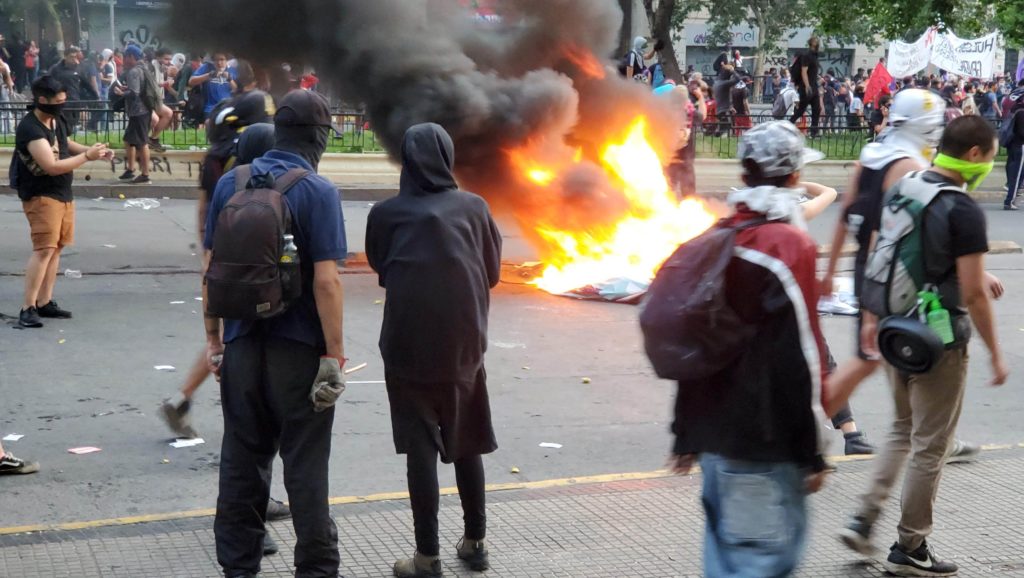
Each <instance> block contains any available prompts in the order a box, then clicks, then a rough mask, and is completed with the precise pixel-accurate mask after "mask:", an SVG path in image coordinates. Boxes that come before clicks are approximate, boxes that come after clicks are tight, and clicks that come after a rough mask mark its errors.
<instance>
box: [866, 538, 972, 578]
mask: <svg viewBox="0 0 1024 578" xmlns="http://www.w3.org/2000/svg"><path fill="white" fill-rule="evenodd" d="M882 566H885V569H886V570H887V571H888V572H889V573H890V574H894V575H896V576H953V575H954V574H956V573H957V571H958V570H959V568H957V566H956V564H954V563H952V562H943V561H942V560H939V559H938V558H936V557H935V554H933V553H932V551H931V550H929V549H928V542H924V543H922V544H921V545H920V546H918V548H917V550H914V551H913V552H908V551H906V550H904V549H903V547H902V546H900V545H899V543H896V544H893V545H892V548H891V549H890V550H889V557H888V558H886V560H885V562H882Z"/></svg>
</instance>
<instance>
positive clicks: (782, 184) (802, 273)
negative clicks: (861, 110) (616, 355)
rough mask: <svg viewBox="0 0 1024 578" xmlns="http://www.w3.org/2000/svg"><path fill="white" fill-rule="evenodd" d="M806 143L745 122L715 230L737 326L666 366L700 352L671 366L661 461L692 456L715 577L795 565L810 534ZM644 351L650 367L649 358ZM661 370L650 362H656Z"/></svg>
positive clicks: (787, 129) (816, 344)
mask: <svg viewBox="0 0 1024 578" xmlns="http://www.w3.org/2000/svg"><path fill="white" fill-rule="evenodd" d="M804 155H805V149H804V138H803V135H802V134H801V133H800V131H799V130H798V129H797V128H796V127H795V126H794V125H793V124H792V123H790V122H788V121H772V122H768V123H764V124H761V125H758V126H756V127H754V128H752V129H751V130H749V131H747V132H746V133H745V134H744V135H743V138H742V140H741V141H740V145H739V157H740V159H741V166H742V171H743V182H744V184H745V185H746V186H745V187H744V188H742V189H740V190H736V191H733V192H732V193H730V195H729V204H730V205H731V206H733V207H734V208H735V209H736V213H735V215H734V216H733V217H730V218H729V219H728V220H727V221H724V222H723V224H722V225H719V227H718V228H716V229H713V230H712V233H711V234H712V235H714V234H716V233H717V234H722V233H721V232H722V230H723V229H722V228H721V227H726V228H731V229H735V231H734V232H733V233H732V234H734V235H735V236H734V239H735V241H734V245H733V246H732V248H731V250H730V253H731V255H732V257H731V259H729V261H728V263H727V266H726V267H725V269H724V271H723V272H722V274H721V275H722V276H721V277H720V280H721V283H722V287H721V291H720V294H721V295H722V299H723V301H722V307H724V308H725V309H727V310H728V315H729V317H731V318H732V319H734V320H735V323H736V324H737V325H738V331H736V332H730V333H729V334H728V335H721V336H720V337H721V338H722V339H729V340H730V341H729V344H730V346H728V347H718V348H715V347H709V349H719V350H720V351H721V354H720V355H710V354H709V352H708V351H700V352H698V353H697V354H696V355H694V356H686V358H685V359H680V360H678V363H679V364H680V365H678V366H676V367H678V368H679V369H680V373H679V375H685V376H689V375H692V374H693V372H692V371H690V370H691V368H690V367H689V366H685V367H681V366H684V365H685V364H687V363H692V364H695V365H696V364H699V365H700V368H701V369H702V370H703V371H702V373H703V374H704V375H706V376H707V377H703V378H700V379H695V378H692V377H687V378H686V379H680V378H679V377H676V379H677V380H678V393H677V397H676V402H675V416H674V422H673V425H672V432H673V433H674V434H675V443H674V445H673V448H672V455H671V456H670V458H669V466H670V469H671V470H672V471H673V472H675V473H677V474H686V473H688V472H689V471H690V469H691V467H692V465H693V463H694V462H695V461H696V460H697V459H698V456H699V460H700V466H701V472H702V473H703V476H704V478H703V499H702V502H703V504H704V511H705V514H706V524H705V531H704V575H705V576H709V577H711V578H733V577H735V578H739V577H745V576H788V575H789V574H791V573H792V572H793V571H794V570H795V569H796V567H797V566H798V565H799V563H800V560H801V558H802V556H803V550H804V545H805V543H806V537H807V507H806V500H807V497H806V496H807V494H808V493H813V492H816V491H818V490H819V489H820V488H821V486H822V484H823V482H824V477H825V472H826V469H827V468H826V464H825V461H824V458H823V455H824V447H823V444H824V437H823V435H822V434H823V432H822V431H820V430H821V427H822V423H823V420H824V419H825V416H824V412H823V410H822V407H821V403H820V402H821V393H822V381H823V369H824V365H825V356H824V347H823V342H822V337H821V331H820V329H819V327H818V317H817V315H814V313H813V312H814V311H815V307H816V304H817V300H818V286H817V284H816V282H815V278H814V269H815V260H816V252H817V251H816V245H815V243H814V241H813V240H812V239H811V238H810V236H809V235H808V234H807V233H806V232H805V231H804V230H802V228H801V226H800V223H802V222H803V209H802V208H801V206H800V205H799V197H800V196H801V193H802V190H801V186H802V185H801V184H800V172H801V170H802V168H803V165H804V160H803V159H804ZM702 237H703V238H705V239H710V238H713V237H707V236H702ZM702 237H698V240H699V239H701V238H702ZM692 242H693V241H691V243H692ZM724 246H728V245H724ZM685 248H686V245H683V249H682V250H685ZM670 261H671V258H670ZM688 262H691V263H692V262H693V261H692V260H689V261H688ZM680 266H681V267H685V265H680ZM669 270H670V269H666V268H663V269H662V271H663V272H665V271H669ZM694 273H695V274H699V275H703V274H705V273H706V272H705V271H699V272H694ZM660 281H662V279H661V275H660V274H659V278H658V279H656V280H655V282H654V284H652V286H651V289H652V292H651V293H649V296H648V301H647V304H646V305H645V310H644V312H645V313H642V314H641V324H642V327H643V328H644V330H645V340H646V344H647V351H648V352H652V351H659V350H664V348H662V347H660V345H661V344H660V343H656V342H655V341H656V340H654V339H652V336H653V335H654V333H653V332H649V329H650V327H651V325H650V324H652V323H657V322H656V321H655V320H654V319H653V317H654V316H658V317H663V316H662V315H660V314H659V312H662V311H665V308H666V307H672V306H671V305H668V304H667V303H668V302H670V301H671V299H672V297H670V294H678V289H679V288H678V287H671V286H668V285H666V286H665V287H664V289H663V290H661V289H658V285H659V282H660ZM648 312H649V313H650V315H651V317H650V318H648V317H647V315H646V313H648ZM669 317H670V318H671V317H672V316H671V315H669ZM677 329H678V331H677V332H676V334H678V333H683V334H692V333H694V332H708V331H709V329H710V328H709V327H705V326H702V324H701V323H699V322H694V323H692V324H689V325H683V326H679V327H678V328H677ZM665 331H666V334H667V333H669V332H672V329H671V328H667V327H666V328H665ZM711 333H712V334H713V333H714V332H711ZM665 357H666V358H667V357H669V356H665ZM688 360H691V361H688ZM652 362H654V365H655V368H656V369H658V368H659V366H660V364H659V363H658V362H657V361H655V358H654V357H652ZM667 365H674V363H673V362H672V361H671V360H668V361H667ZM669 373H670V372H663V371H662V370H660V369H659V375H663V376H666V375H669Z"/></svg>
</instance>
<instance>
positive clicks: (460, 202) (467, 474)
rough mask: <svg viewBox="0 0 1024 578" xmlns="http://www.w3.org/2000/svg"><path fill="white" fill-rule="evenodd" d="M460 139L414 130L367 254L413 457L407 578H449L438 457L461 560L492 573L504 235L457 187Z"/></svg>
mask: <svg viewBox="0 0 1024 578" xmlns="http://www.w3.org/2000/svg"><path fill="white" fill-rule="evenodd" d="M454 162H455V150H454V146H453V144H452V140H451V137H450V136H448V133H447V132H445V130H444V129H443V128H441V127H440V126H438V125H436V124H419V125H415V126H413V127H411V128H410V129H409V130H408V131H406V133H405V137H404V140H403V143H402V177H401V185H400V190H399V194H398V196H396V197H393V198H391V199H388V200H386V201H383V202H381V203H377V204H376V205H374V207H373V209H371V210H370V216H369V218H368V221H367V226H366V256H367V260H368V261H369V263H370V267H372V268H373V270H374V271H376V272H377V275H378V278H379V282H380V285H381V286H382V287H384V289H385V291H386V294H387V298H386V299H385V300H384V322H383V325H382V327H381V335H380V351H381V356H382V357H383V359H384V379H385V381H386V382H387V390H388V401H389V403H390V406H391V428H392V433H393V434H394V441H395V451H396V452H398V453H399V454H406V466H407V475H408V483H409V500H410V503H411V504H412V513H413V523H414V526H415V533H416V553H415V554H414V555H413V557H412V558H410V559H406V560H399V561H398V562H396V563H395V566H394V574H395V576H398V577H399V578H412V577H435V576H441V575H442V565H441V559H440V547H439V543H438V525H437V512H438V500H439V497H438V481H437V459H438V455H440V458H441V461H442V462H444V463H446V464H455V478H456V482H457V485H458V487H459V497H460V499H461V500H462V511H463V520H464V521H465V528H464V533H463V536H462V539H461V540H460V541H459V543H458V545H457V546H456V553H457V555H458V557H459V558H460V559H462V560H464V561H465V562H467V564H468V565H469V567H470V568H471V569H472V570H474V571H482V570H486V569H487V568H488V567H489V562H488V549H487V544H486V542H485V538H486V511H485V497H484V467H483V461H482V459H481V455H483V454H489V453H491V452H493V451H494V450H495V449H497V447H498V446H497V443H496V442H495V438H494V429H493V427H492V425H491V410H490V403H489V401H488V397H487V373H486V371H485V370H484V352H485V351H486V349H487V316H488V310H489V308H490V290H491V289H492V288H493V287H494V286H496V285H497V284H498V281H499V277H500V273H501V233H500V232H499V231H498V227H497V225H495V223H494V220H493V219H492V218H491V214H490V210H489V209H488V207H487V203H486V202H485V201H484V200H483V199H481V198H480V197H478V196H476V195H474V194H472V193H468V192H464V191H461V190H459V188H458V184H457V183H456V182H455V178H454V176H453V175H452V169H453V167H454Z"/></svg>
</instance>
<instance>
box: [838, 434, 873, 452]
mask: <svg viewBox="0 0 1024 578" xmlns="http://www.w3.org/2000/svg"><path fill="white" fill-rule="evenodd" d="M843 439H845V440H846V455H848V456H856V455H861V456H865V455H871V454H873V453H875V446H873V445H871V444H870V443H868V438H867V436H865V435H864V432H861V431H852V432H850V433H846V434H843Z"/></svg>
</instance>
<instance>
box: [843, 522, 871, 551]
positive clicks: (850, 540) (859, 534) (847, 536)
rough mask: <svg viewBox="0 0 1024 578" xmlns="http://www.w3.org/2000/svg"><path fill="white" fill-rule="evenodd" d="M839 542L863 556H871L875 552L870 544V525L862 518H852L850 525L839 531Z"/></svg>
mask: <svg viewBox="0 0 1024 578" xmlns="http://www.w3.org/2000/svg"><path fill="white" fill-rule="evenodd" d="M839 541H840V542H842V543H843V544H845V545H846V547H847V548H849V549H851V550H853V551H854V552H857V553H858V554H861V555H863V556H871V555H873V554H874V553H875V551H876V550H877V549H876V548H875V547H874V545H872V544H871V524H868V523H867V521H866V520H865V519H864V517H863V516H854V517H853V519H851V520H850V523H849V524H847V525H846V527H845V528H843V529H842V530H840V531H839Z"/></svg>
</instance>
